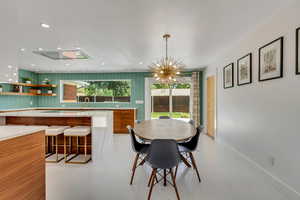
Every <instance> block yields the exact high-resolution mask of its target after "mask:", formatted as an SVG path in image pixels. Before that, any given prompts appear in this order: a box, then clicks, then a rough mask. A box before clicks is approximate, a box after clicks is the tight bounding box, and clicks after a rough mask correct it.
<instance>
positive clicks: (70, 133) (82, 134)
mask: <svg viewBox="0 0 300 200" xmlns="http://www.w3.org/2000/svg"><path fill="white" fill-rule="evenodd" d="M90 134H91V127H89V126H76V127H73V128H69V129H66V130H65V131H64V146H65V147H64V157H65V163H67V164H85V163H88V162H89V161H90V160H91V159H92V157H91V155H90V154H89V155H88V154H87V148H88V147H91V145H87V137H88V135H90ZM73 137H75V138H76V154H75V155H73V154H72V148H73V145H72V138H73ZM80 138H84V145H80V141H79V139H80ZM67 140H69V142H68V143H69V145H67ZM67 147H69V148H67ZM80 148H84V157H83V158H79V159H77V158H78V157H80ZM69 156H71V158H69V159H68V157H69ZM75 158H76V160H75V161H74V159H75Z"/></svg>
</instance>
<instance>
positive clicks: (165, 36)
mask: <svg viewBox="0 0 300 200" xmlns="http://www.w3.org/2000/svg"><path fill="white" fill-rule="evenodd" d="M170 37H171V35H170V34H165V35H163V38H165V39H166V60H167V59H168V39H169V38H170Z"/></svg>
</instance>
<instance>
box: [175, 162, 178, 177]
mask: <svg viewBox="0 0 300 200" xmlns="http://www.w3.org/2000/svg"><path fill="white" fill-rule="evenodd" d="M177 171H178V165H177V166H176V168H175V179H176V177H177Z"/></svg>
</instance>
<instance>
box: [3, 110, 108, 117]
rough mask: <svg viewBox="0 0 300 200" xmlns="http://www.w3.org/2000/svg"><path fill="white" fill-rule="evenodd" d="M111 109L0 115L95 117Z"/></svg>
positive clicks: (19, 112)
mask: <svg viewBox="0 0 300 200" xmlns="http://www.w3.org/2000/svg"><path fill="white" fill-rule="evenodd" d="M107 112H112V111H109V110H102V111H101V110H99V111H81V110H79V111H71V110H70V111H63V110H28V111H26V110H25V111H17V112H5V113H0V117H93V116H102V115H106V114H107Z"/></svg>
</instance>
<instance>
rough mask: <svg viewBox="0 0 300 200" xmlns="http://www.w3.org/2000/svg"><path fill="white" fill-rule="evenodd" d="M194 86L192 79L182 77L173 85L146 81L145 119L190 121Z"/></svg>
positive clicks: (150, 79) (150, 80) (152, 80)
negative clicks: (161, 118)
mask: <svg viewBox="0 0 300 200" xmlns="http://www.w3.org/2000/svg"><path fill="white" fill-rule="evenodd" d="M192 91H193V90H192V84H191V78H190V77H184V78H183V77H182V78H181V80H180V82H178V83H174V84H171V85H168V84H163V83H159V82H155V81H154V79H152V78H146V80H145V119H157V118H159V117H160V116H168V117H170V118H172V119H179V120H183V121H189V120H190V118H191V117H192Z"/></svg>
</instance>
